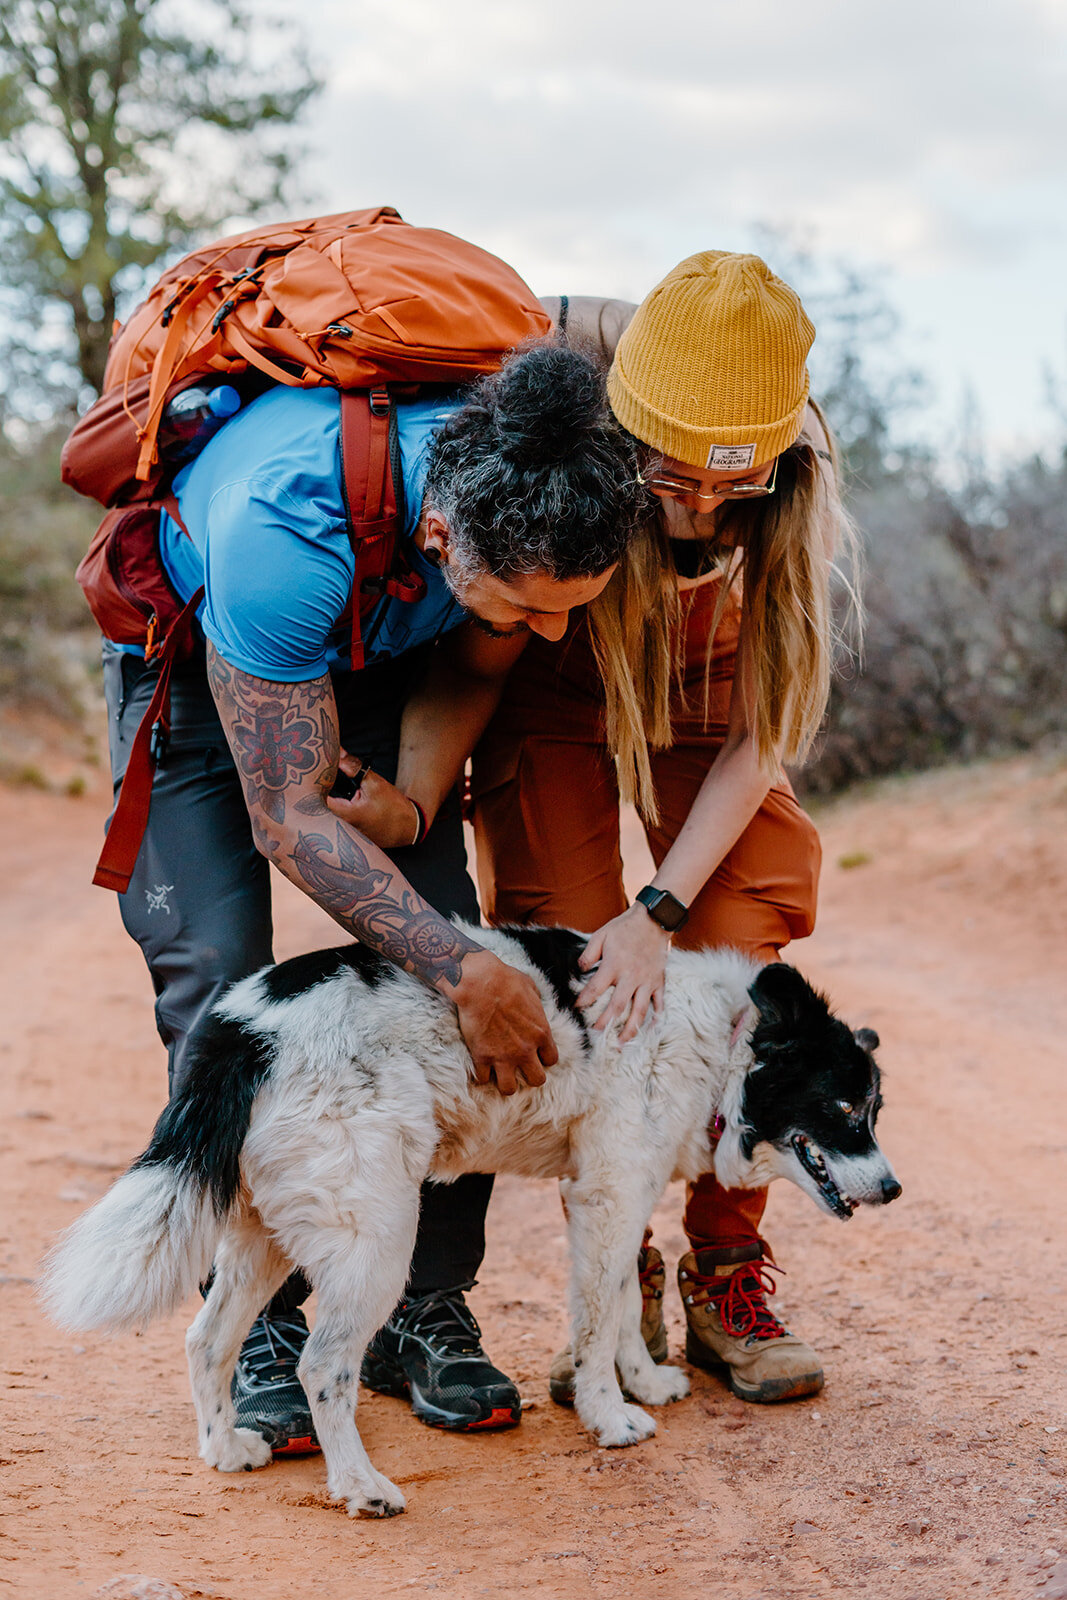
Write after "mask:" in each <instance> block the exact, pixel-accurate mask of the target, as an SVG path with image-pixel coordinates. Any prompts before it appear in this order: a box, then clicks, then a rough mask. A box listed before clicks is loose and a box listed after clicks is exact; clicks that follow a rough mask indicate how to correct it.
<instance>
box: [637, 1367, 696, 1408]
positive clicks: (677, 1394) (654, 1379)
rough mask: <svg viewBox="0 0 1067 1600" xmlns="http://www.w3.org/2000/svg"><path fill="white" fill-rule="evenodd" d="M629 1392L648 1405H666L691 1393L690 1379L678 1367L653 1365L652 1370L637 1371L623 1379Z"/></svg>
mask: <svg viewBox="0 0 1067 1600" xmlns="http://www.w3.org/2000/svg"><path fill="white" fill-rule="evenodd" d="M623 1387H624V1388H625V1390H626V1393H627V1394H631V1395H633V1397H634V1399H635V1400H640V1401H641V1403H642V1405H646V1406H666V1405H669V1404H670V1403H671V1401H672V1400H684V1399H685V1397H686V1395H687V1394H688V1393H689V1379H688V1378H687V1377H686V1375H685V1373H684V1372H682V1371H680V1370H679V1368H678V1367H653V1368H652V1370H651V1371H647V1372H646V1371H645V1370H644V1369H642V1371H641V1372H639V1373H635V1374H634V1376H633V1377H626V1378H625V1379H624V1380H623Z"/></svg>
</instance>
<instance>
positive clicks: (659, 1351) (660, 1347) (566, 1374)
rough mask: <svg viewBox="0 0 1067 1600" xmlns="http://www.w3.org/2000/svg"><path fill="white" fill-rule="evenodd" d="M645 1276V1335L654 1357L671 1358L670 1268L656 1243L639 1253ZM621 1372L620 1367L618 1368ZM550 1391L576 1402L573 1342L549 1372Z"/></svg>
mask: <svg viewBox="0 0 1067 1600" xmlns="http://www.w3.org/2000/svg"><path fill="white" fill-rule="evenodd" d="M637 1272H638V1276H639V1278H640V1280H641V1337H642V1338H643V1339H644V1341H645V1345H646V1346H647V1348H648V1353H649V1355H650V1356H651V1357H652V1359H653V1361H656V1362H663V1361H666V1359H667V1329H666V1327H665V1326H664V1322H663V1289H664V1285H665V1284H666V1282H667V1272H666V1269H665V1267H664V1265H663V1257H662V1256H661V1255H660V1253H659V1251H658V1250H657V1249H656V1247H655V1245H652V1244H646V1245H643V1246H642V1248H641V1250H640V1252H639V1254H638V1257H637ZM615 1371H616V1374H618V1368H617V1367H616V1369H615ZM548 1392H549V1394H550V1395H551V1396H552V1398H553V1400H554V1401H555V1402H556V1404H557V1405H558V1406H572V1405H573V1404H574V1355H573V1353H572V1351H571V1347H570V1345H567V1346H566V1348H565V1349H563V1350H561V1351H560V1353H559V1355H558V1356H557V1357H556V1359H555V1360H554V1361H553V1363H552V1366H551V1368H550V1370H549V1374H548Z"/></svg>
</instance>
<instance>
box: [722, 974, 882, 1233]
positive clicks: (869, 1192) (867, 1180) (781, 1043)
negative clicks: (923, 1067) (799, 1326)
mask: <svg viewBox="0 0 1067 1600" xmlns="http://www.w3.org/2000/svg"><path fill="white" fill-rule="evenodd" d="M749 995H750V997H751V999H752V1001H753V1004H754V1005H755V1007H756V1010H757V1011H758V1013H759V1016H758V1020H757V1022H756V1025H755V1027H754V1028H753V1030H752V1033H751V1035H750V1043H751V1047H752V1053H753V1056H754V1058H755V1059H754V1063H753V1065H752V1067H751V1068H750V1070H749V1072H748V1074H747V1076H746V1078H745V1082H744V1087H743V1090H742V1094H741V1100H740V1106H739V1111H740V1119H739V1126H738V1127H737V1129H736V1133H735V1139H734V1140H733V1141H731V1143H732V1145H733V1149H732V1151H730V1152H729V1153H727V1152H725V1151H724V1154H726V1155H727V1162H726V1163H724V1166H727V1165H728V1166H736V1168H737V1169H738V1170H736V1171H735V1172H734V1173H733V1174H732V1175H729V1174H724V1175H723V1176H724V1181H732V1182H734V1183H737V1182H742V1183H745V1184H748V1185H751V1184H753V1183H755V1184H760V1183H765V1182H767V1180H768V1179H769V1178H772V1177H776V1178H789V1179H790V1180H791V1181H792V1182H793V1183H795V1184H796V1185H797V1186H798V1187H799V1188H801V1189H803V1190H804V1191H805V1193H807V1194H809V1195H810V1196H811V1198H812V1199H813V1200H814V1201H815V1202H816V1203H817V1204H818V1205H820V1206H822V1207H823V1209H824V1210H826V1211H829V1212H830V1213H831V1214H832V1215H833V1216H835V1217H841V1218H842V1219H845V1220H847V1218H849V1217H851V1215H852V1213H853V1211H854V1210H855V1209H856V1207H857V1206H858V1205H886V1204H888V1202H889V1201H890V1200H895V1199H896V1197H897V1195H898V1194H899V1193H900V1184H899V1183H898V1182H897V1179H896V1177H895V1176H894V1174H893V1170H892V1168H891V1167H890V1165H889V1163H888V1162H887V1160H886V1158H885V1156H884V1155H883V1154H882V1152H881V1150H880V1149H879V1147H878V1142H877V1140H876V1139H875V1136H874V1125H875V1121H876V1120H877V1117H878V1112H879V1110H880V1109H881V1105H882V1096H881V1092H880V1088H881V1074H880V1073H879V1071H878V1067H877V1066H876V1064H875V1060H874V1056H873V1054H872V1052H873V1051H874V1050H875V1049H877V1047H878V1035H877V1034H876V1033H873V1032H872V1031H871V1030H870V1029H869V1028H860V1029H858V1030H857V1031H856V1032H855V1033H853V1032H852V1030H851V1029H850V1028H848V1027H846V1025H845V1024H844V1023H843V1022H841V1021H840V1020H839V1019H838V1018H837V1017H835V1016H834V1015H833V1013H832V1012H831V1010H830V1007H829V1005H828V1004H827V1002H826V1000H825V999H824V998H823V997H822V995H819V994H817V993H816V992H815V990H814V989H813V988H812V987H811V985H810V984H808V983H807V982H806V981H805V980H804V979H803V978H802V977H801V975H800V973H799V972H797V970H796V969H795V967H789V966H785V965H784V964H781V963H776V964H775V965H773V966H767V967H764V968H763V970H762V971H761V972H760V973H759V975H758V976H757V978H756V980H755V982H754V983H753V984H752V986H751V988H750V989H749ZM731 1156H732V1158H733V1159H730V1157H731ZM745 1163H747V1164H748V1167H749V1170H748V1172H746V1173H745V1174H744V1176H743V1177H741V1176H740V1170H741V1169H742V1167H743V1165H744V1164H745ZM718 1167H719V1163H718V1161H717V1162H716V1170H718Z"/></svg>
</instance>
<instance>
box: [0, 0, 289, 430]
mask: <svg viewBox="0 0 1067 1600" xmlns="http://www.w3.org/2000/svg"><path fill="white" fill-rule="evenodd" d="M265 40H266V41H267V42H266V43H264V41H265ZM265 86H266V87H265ZM318 87H319V85H318V82H317V81H316V79H315V77H314V76H313V74H312V73H311V71H310V69H309V67H308V64H307V61H306V57H305V55H304V53H303V51H302V49H301V48H300V46H299V43H298V42H297V41H295V40H294V39H293V38H292V37H291V36H289V35H288V34H287V32H286V30H285V29H284V28H281V27H280V26H279V25H278V24H277V23H271V22H270V21H269V19H265V18H264V17H263V16H262V14H260V15H259V16H258V19H256V20H254V19H253V16H252V13H251V11H250V9H248V8H246V6H245V4H244V0H196V3H193V4H186V3H182V0H0V149H2V151H3V153H2V155H0V255H2V257H3V261H4V275H3V276H4V284H5V289H4V298H3V301H2V303H0V340H2V342H4V343H5V344H6V346H7V349H6V351H5V360H4V362H3V369H4V372H5V378H4V380H3V388H4V395H3V398H4V401H5V402H6V406H7V408H8V409H9V410H14V411H16V412H17V411H21V412H22V413H23V414H24V415H26V414H29V415H33V414H35V413H36V414H37V415H38V416H40V415H43V414H45V413H47V412H48V411H49V410H54V409H55V408H56V406H57V404H60V405H61V404H63V403H66V404H70V402H71V401H72V400H73V399H75V398H76V397H77V396H78V394H79V392H80V393H81V395H82V397H83V398H84V397H85V396H86V393H87V392H89V391H91V392H98V391H99V389H100V386H101V383H102V380H103V374H104V364H105V361H106V357H107V347H108V341H109V339H110V337H111V332H112V325H113V322H114V319H115V316H116V311H117V310H118V309H120V307H121V303H122V300H123V296H124V295H125V296H127V297H129V296H132V295H134V294H136V293H137V291H138V290H139V289H140V288H141V287H142V286H143V284H144V280H145V275H146V273H147V271H148V269H149V268H151V267H152V266H153V265H155V264H157V263H158V264H159V265H160V267H162V265H164V264H165V260H166V259H173V258H174V257H175V255H177V254H179V253H180V252H181V251H182V250H183V249H185V248H187V247H188V246H189V245H190V244H191V243H192V242H193V241H194V239H196V238H198V237H203V235H204V234H205V232H208V231H211V230H215V229H217V228H218V227H219V226H220V224H221V223H222V222H223V221H224V220H225V219H227V218H232V217H235V216H238V217H248V216H251V215H253V214H255V213H257V212H259V211H261V210H262V209H263V208H264V207H266V206H270V205H276V204H277V203H278V202H279V200H280V198H281V196H282V193H283V186H284V184H285V181H286V178H287V176H288V174H289V172H290V169H291V167H292V163H293V157H294V150H293V147H292V142H291V141H292V137H293V135H292V125H293V123H294V122H295V121H296V119H297V118H298V117H299V115H300V112H301V110H302V109H303V107H304V106H305V104H306V102H307V101H308V99H309V97H310V96H311V95H312V94H314V93H315V92H316V90H317V89H318Z"/></svg>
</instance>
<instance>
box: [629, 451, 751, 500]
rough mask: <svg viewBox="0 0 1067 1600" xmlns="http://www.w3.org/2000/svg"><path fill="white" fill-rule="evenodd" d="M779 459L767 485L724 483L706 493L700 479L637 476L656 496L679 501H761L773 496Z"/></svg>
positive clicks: (658, 475)
mask: <svg viewBox="0 0 1067 1600" xmlns="http://www.w3.org/2000/svg"><path fill="white" fill-rule="evenodd" d="M779 459H780V458H779V457H778V456H775V458H774V466H773V468H772V469H771V475H770V477H769V478H768V479H767V482H766V483H723V484H720V485H719V486H718V487H717V488H715V489H712V490H710V491H705V490H704V488H703V484H702V481H701V479H700V478H676V477H674V476H673V475H670V474H667V473H660V472H657V473H655V474H654V475H653V476H652V477H651V478H643V477H642V476H641V474H640V473H638V475H637V481H638V483H643V484H644V486H645V488H646V489H651V490H652V492H653V493H654V494H668V495H671V496H673V497H676V498H677V499H679V500H682V499H693V500H759V499H762V498H763V497H764V496H766V495H769V494H773V493H774V490H775V486H776V485H777V482H778V462H779Z"/></svg>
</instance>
